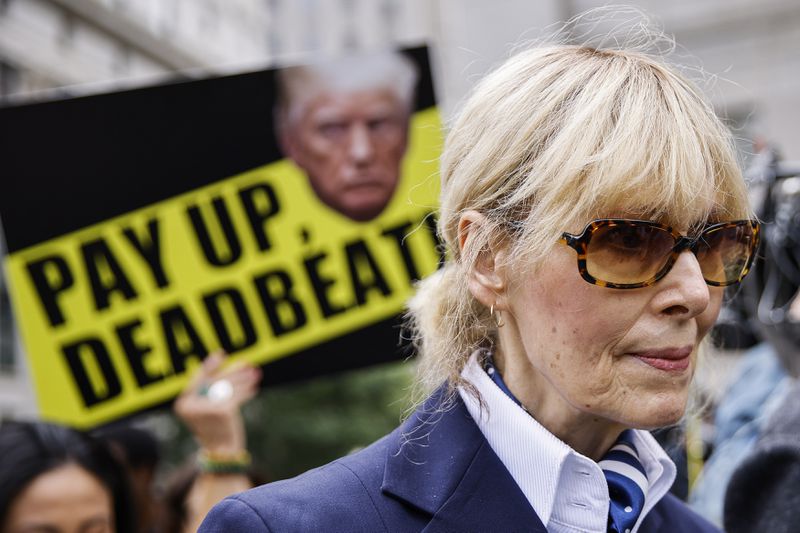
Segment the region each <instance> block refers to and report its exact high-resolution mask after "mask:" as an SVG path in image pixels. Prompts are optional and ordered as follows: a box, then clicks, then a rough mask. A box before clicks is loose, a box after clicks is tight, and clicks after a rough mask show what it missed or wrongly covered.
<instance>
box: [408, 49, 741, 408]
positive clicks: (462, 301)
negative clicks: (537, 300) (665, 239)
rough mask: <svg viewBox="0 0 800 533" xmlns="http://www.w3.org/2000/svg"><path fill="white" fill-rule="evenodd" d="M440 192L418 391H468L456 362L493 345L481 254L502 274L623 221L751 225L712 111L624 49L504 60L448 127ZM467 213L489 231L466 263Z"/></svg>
mask: <svg viewBox="0 0 800 533" xmlns="http://www.w3.org/2000/svg"><path fill="white" fill-rule="evenodd" d="M659 39H660V42H663V36H662V35H659ZM441 180H442V192H441V200H440V215H439V220H438V231H439V233H440V236H441V239H442V241H443V243H444V244H445V246H446V248H447V253H448V260H447V262H446V263H445V265H444V266H443V268H442V269H440V270H439V271H438V272H437V273H435V274H434V275H432V276H430V277H428V278H426V279H425V280H423V281H421V282H420V283H419V285H418V289H417V293H416V295H415V296H414V297H413V298H412V299H411V301H410V302H409V311H408V318H409V322H410V325H411V329H412V334H413V339H414V341H415V343H416V347H417V350H418V354H419V356H420V366H419V380H418V381H419V383H420V385H421V388H422V389H423V392H425V391H429V390H430V389H432V388H434V387H436V386H438V385H440V384H441V383H442V382H443V381H446V382H448V383H449V385H450V392H451V394H452V393H453V391H454V390H455V387H456V386H459V385H461V386H465V387H467V388H469V385H468V384H466V383H464V382H463V381H462V379H461V376H460V374H461V371H462V369H463V367H464V364H465V363H466V361H467V359H468V357H469V356H470V354H471V353H472V352H473V351H475V350H476V349H478V348H481V347H490V346H491V345H492V344H493V343H494V341H495V337H496V333H497V332H496V325H495V323H494V321H493V320H492V317H490V313H489V309H487V308H486V307H485V306H484V305H482V304H481V303H480V302H478V301H477V300H476V299H475V298H474V297H473V296H472V294H471V293H470V291H469V289H468V287H467V279H468V273H469V272H470V270H471V269H472V268H473V266H474V263H475V261H476V258H477V256H478V254H479V253H480V252H481V251H482V250H486V249H488V247H489V245H490V243H496V242H505V243H507V245H508V249H509V253H508V262H507V263H508V265H511V266H512V268H514V269H517V268H518V269H529V270H530V269H534V270H535V269H536V268H538V266H539V265H540V264H541V262H542V260H543V259H544V258H545V257H546V255H547V253H548V251H549V250H550V249H551V248H552V247H553V246H555V243H556V242H557V240H558V238H559V237H560V235H561V233H562V232H563V231H565V230H568V229H573V230H574V229H576V228H578V227H582V226H583V225H584V224H585V223H586V222H587V221H588V220H590V219H591V218H596V217H600V216H609V215H611V214H617V216H619V213H620V210H622V212H623V213H624V215H625V216H634V217H636V218H648V219H656V220H661V221H664V222H666V223H669V224H671V225H674V226H676V227H684V228H685V227H687V225H688V226H693V225H697V224H701V223H703V222H705V221H707V220H709V219H718V220H731V219H741V218H748V217H749V216H750V215H751V212H750V208H749V206H748V200H747V194H746V189H745V185H744V181H743V179H742V175H741V171H740V169H739V166H738V164H737V160H736V156H735V152H734V149H733V142H732V138H731V135H730V133H729V131H728V130H727V128H726V127H725V126H724V125H723V124H722V123H721V122H720V120H719V119H718V118H717V117H716V116H715V114H714V112H713V109H712V108H711V106H710V105H709V103H708V102H707V101H706V100H705V99H704V97H703V96H702V95H701V94H700V92H699V91H698V89H697V88H696V87H695V86H694V85H693V84H692V83H691V82H689V81H688V80H687V79H686V78H685V77H684V76H683V75H681V74H680V73H679V72H678V71H677V69H676V68H674V67H670V66H667V64H666V63H665V62H664V61H663V60H661V59H659V58H658V57H657V56H651V55H648V54H647V53H645V52H644V51H641V50H639V49H636V50H625V49H624V47H623V49H610V48H600V47H593V46H581V45H574V44H548V45H541V46H538V47H535V48H531V49H528V50H526V51H523V52H521V53H518V54H516V55H514V56H513V57H511V58H510V59H509V60H507V61H506V62H505V63H504V64H502V65H501V66H500V67H499V68H498V69H497V70H495V71H494V72H492V73H491V74H489V75H488V76H487V77H486V78H484V79H483V80H482V81H481V82H480V83H479V84H478V85H477V86H476V87H475V88H474V90H473V92H472V93H471V95H470V96H469V98H468V99H467V100H466V102H465V104H464V105H463V108H462V110H461V112H460V114H459V115H458V117H457V119H456V120H455V121H454V122H453V123H452V125H451V128H450V131H449V134H448V135H447V139H446V142H445V148H444V152H443V154H442V158H441ZM467 210H477V211H479V212H480V213H482V214H484V215H485V216H486V223H485V224H483V225H482V226H481V227H480V229H478V233H477V234H473V233H472V232H471V233H470V243H471V244H470V245H469V246H467V247H466V248H465V249H464V250H463V251H462V250H460V249H459V244H458V224H459V218H460V216H461V214H462V213H464V212H465V211H467ZM504 239H505V241H503V240H504Z"/></svg>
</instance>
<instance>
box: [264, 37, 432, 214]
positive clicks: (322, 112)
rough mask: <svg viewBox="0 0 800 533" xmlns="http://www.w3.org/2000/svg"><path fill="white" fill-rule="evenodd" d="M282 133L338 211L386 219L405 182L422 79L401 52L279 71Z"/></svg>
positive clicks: (290, 152) (287, 149)
mask: <svg viewBox="0 0 800 533" xmlns="http://www.w3.org/2000/svg"><path fill="white" fill-rule="evenodd" d="M277 76H278V80H277V85H278V91H277V92H278V104H277V109H276V124H277V130H278V131H277V134H278V135H277V136H278V139H279V141H280V145H281V147H282V150H283V152H284V154H285V155H286V156H287V157H289V158H290V159H292V160H293V161H294V162H295V163H296V164H297V166H299V167H300V168H301V169H302V170H303V171H304V172H305V173H306V175H307V176H308V180H309V184H310V185H311V187H312V189H313V190H314V192H315V193H316V195H317V196H318V197H319V199H320V200H321V201H322V202H323V203H325V204H326V205H327V206H328V207H330V208H331V209H334V210H336V211H338V212H339V213H341V214H342V215H344V216H346V217H348V218H350V219H352V220H355V221H358V222H365V221H369V220H372V219H373V218H375V217H377V216H378V215H380V214H381V212H382V211H383V210H384V208H385V207H386V206H387V204H388V203H389V201H390V200H391V198H392V195H393V194H394V191H395V188H396V187H397V183H398V181H399V180H400V177H401V163H402V159H403V155H404V154H405V151H406V146H407V144H408V127H409V118H410V116H411V113H412V111H413V109H414V94H415V91H414V89H415V87H416V83H417V79H418V77H419V74H418V72H417V69H416V66H415V65H414V63H413V62H412V61H411V60H410V59H408V58H406V57H405V56H403V55H402V54H399V53H394V52H386V53H375V54H364V55H355V56H347V57H343V58H339V59H335V60H334V59H332V60H328V61H324V62H319V63H314V64H310V65H304V66H296V67H289V68H285V69H282V70H280V71H278V73H277Z"/></svg>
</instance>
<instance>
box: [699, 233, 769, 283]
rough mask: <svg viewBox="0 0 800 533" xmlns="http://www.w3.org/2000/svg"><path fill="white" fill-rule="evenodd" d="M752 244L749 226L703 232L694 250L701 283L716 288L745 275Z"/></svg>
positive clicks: (753, 238) (752, 250)
mask: <svg viewBox="0 0 800 533" xmlns="http://www.w3.org/2000/svg"><path fill="white" fill-rule="evenodd" d="M755 242H756V239H755V232H754V230H753V227H752V226H751V225H750V224H749V223H739V224H736V225H732V226H722V227H720V228H712V229H710V230H708V231H706V232H705V233H703V234H702V235H701V236H700V239H699V240H698V241H697V244H695V247H694V248H695V255H696V256H697V262H698V263H699V264H700V269H701V270H702V272H703V277H704V278H705V280H706V281H708V282H710V283H713V284H716V285H730V284H731V283H736V282H737V281H739V280H740V279H741V278H742V277H743V276H744V274H745V273H746V269H747V266H748V264H749V263H750V258H751V256H752V255H753V253H754V251H755V250H754V249H755Z"/></svg>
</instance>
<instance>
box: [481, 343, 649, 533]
mask: <svg viewBox="0 0 800 533" xmlns="http://www.w3.org/2000/svg"><path fill="white" fill-rule="evenodd" d="M483 369H484V370H485V371H486V373H487V374H488V375H489V377H490V378H491V379H492V381H493V382H494V383H495V385H497V386H498V388H499V389H500V390H501V391H503V392H504V393H505V394H506V396H508V397H509V398H511V399H512V400H513V401H514V403H516V404H517V405H519V406H520V407H522V409H523V410H524V411H525V412H526V413H528V414H530V413H529V412H528V410H527V409H526V408H525V406H524V405H522V403H521V402H520V401H519V400H517V398H516V396H514V395H513V394H512V393H511V391H510V390H509V389H508V386H506V384H505V382H504V381H503V378H502V376H500V372H498V371H497V370H496V369H495V367H494V361H493V360H492V355H491V353H488V354H486V356H485V357H484V358H483ZM597 464H598V465H599V466H600V469H601V470H602V471H603V474H604V475H605V477H606V481H607V482H608V492H609V498H610V503H609V508H608V533H630V532H631V531H632V530H633V526H634V525H635V524H636V520H637V519H638V518H639V515H640V514H641V512H642V508H643V507H644V500H645V493H646V491H647V488H648V485H649V484H648V482H647V473H646V472H645V470H644V466H642V463H641V461H640V460H639V452H638V451H637V449H636V445H635V444H634V442H633V431H631V430H629V429H626V430H625V431H623V432H622V434H620V436H619V438H618V439H617V442H616V443H615V444H614V446H612V447H611V449H610V450H609V451H608V452H607V453H606V454H605V455H604V456H603V457H602V459H600V461H599V462H598V463H597Z"/></svg>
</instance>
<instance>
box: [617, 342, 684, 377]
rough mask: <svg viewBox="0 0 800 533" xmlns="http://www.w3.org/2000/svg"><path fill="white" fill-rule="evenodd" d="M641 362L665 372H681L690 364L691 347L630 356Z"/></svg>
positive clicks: (636, 353)
mask: <svg viewBox="0 0 800 533" xmlns="http://www.w3.org/2000/svg"><path fill="white" fill-rule="evenodd" d="M630 355H631V356H633V357H635V358H636V359H638V360H640V361H641V362H643V363H645V364H648V365H650V366H652V367H653V368H657V369H658V370H664V371H666V372H682V371H684V370H686V369H687V368H689V364H690V363H691V357H690V356H691V355H692V347H691V346H684V347H683V348H665V349H663V350H647V351H644V352H633V353H631V354H630Z"/></svg>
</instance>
